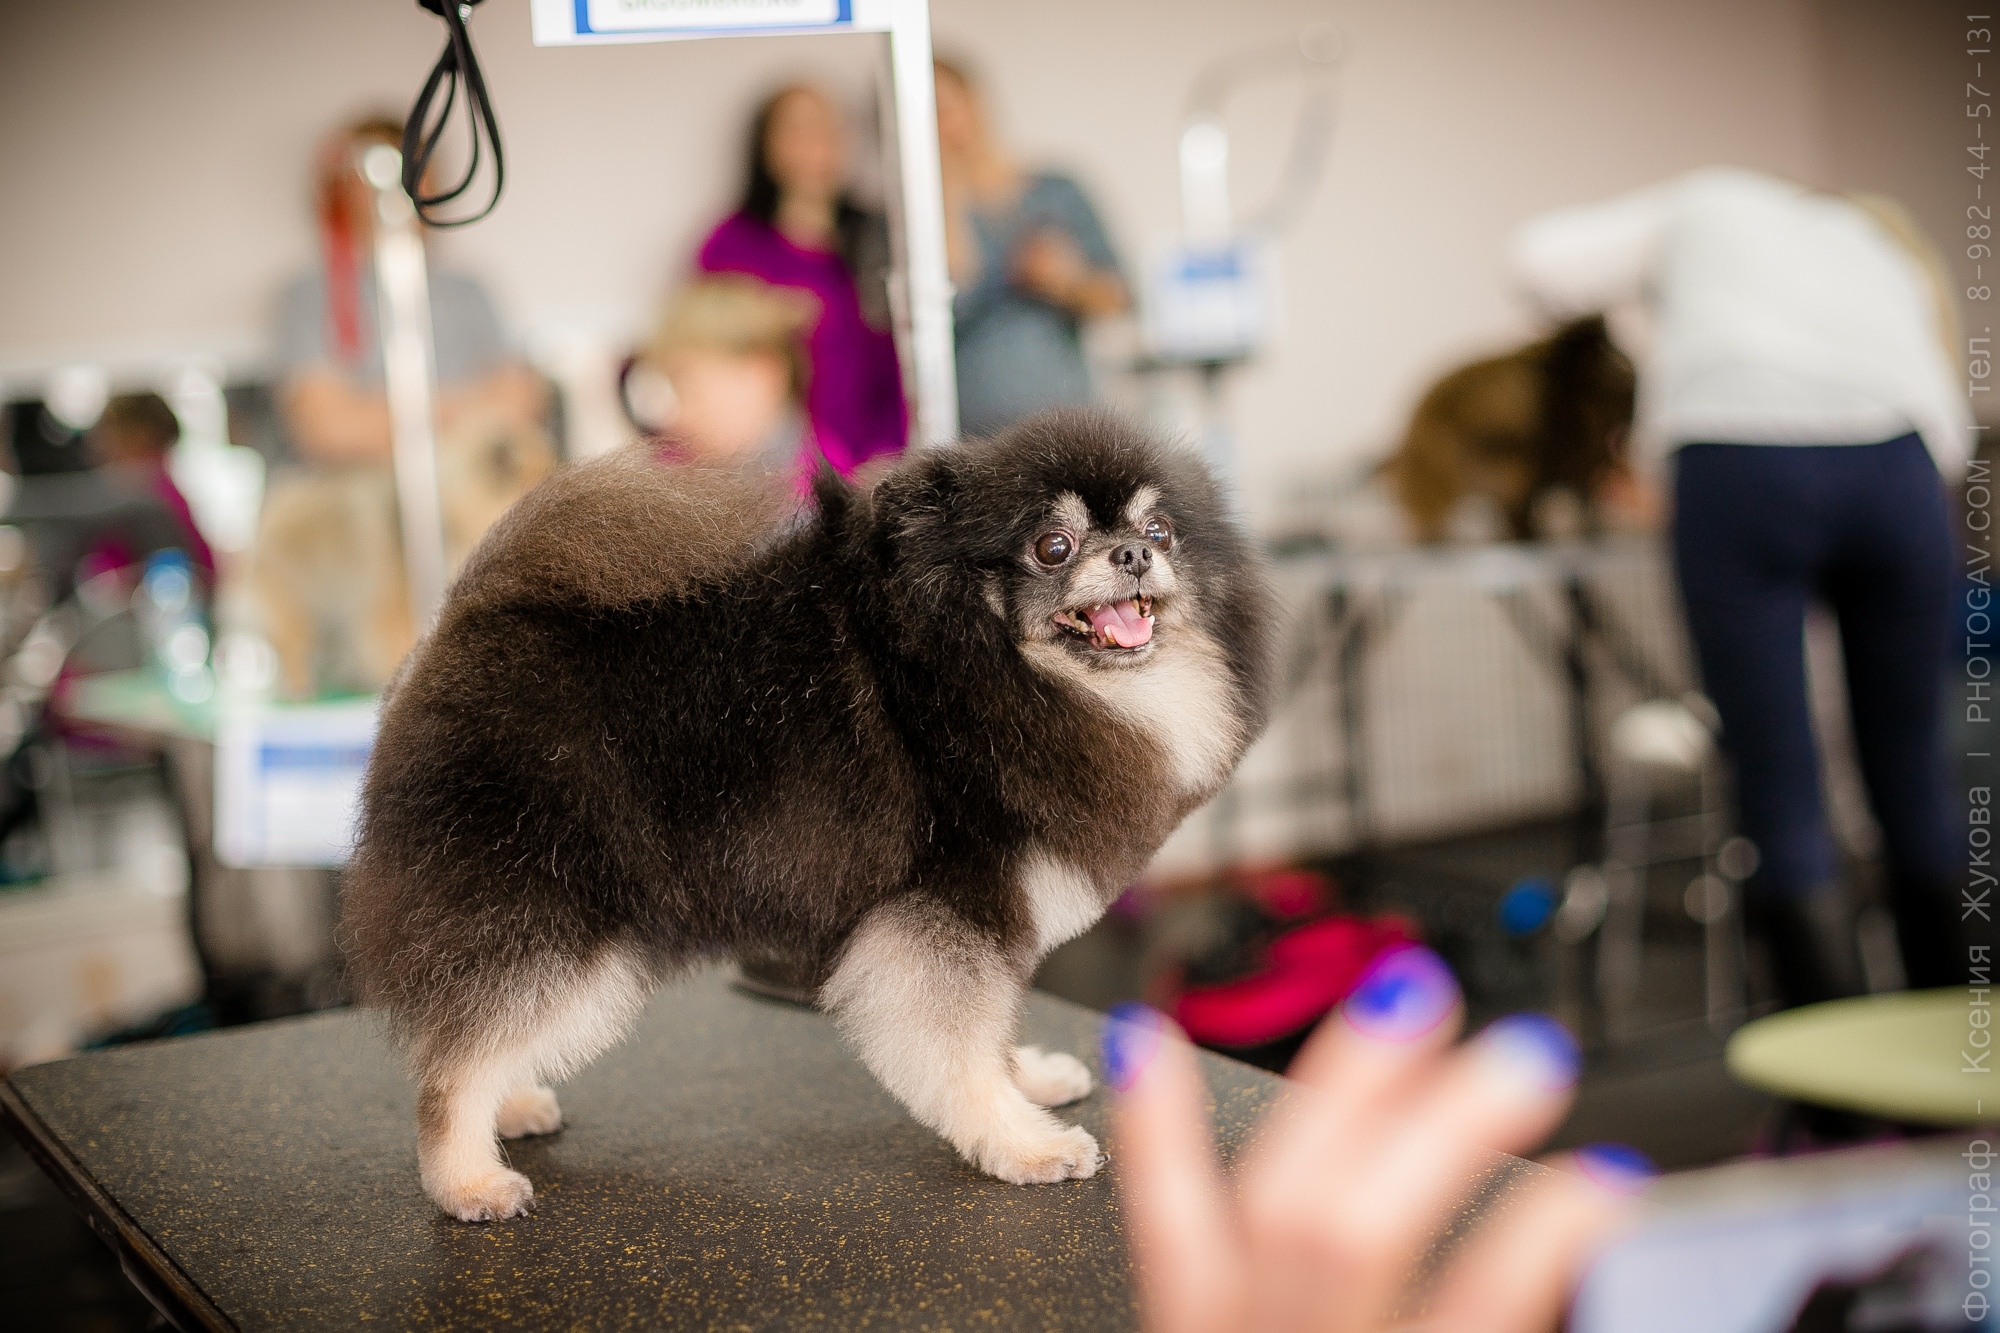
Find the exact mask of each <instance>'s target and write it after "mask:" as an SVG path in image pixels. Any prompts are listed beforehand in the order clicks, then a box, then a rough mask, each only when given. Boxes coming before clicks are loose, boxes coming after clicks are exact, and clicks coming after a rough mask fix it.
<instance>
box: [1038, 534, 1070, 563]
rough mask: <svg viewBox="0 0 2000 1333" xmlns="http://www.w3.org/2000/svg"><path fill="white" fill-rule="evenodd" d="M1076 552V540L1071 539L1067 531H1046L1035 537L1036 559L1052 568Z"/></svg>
mask: <svg viewBox="0 0 2000 1333" xmlns="http://www.w3.org/2000/svg"><path fill="white" fill-rule="evenodd" d="M1075 554H1076V542H1075V541H1074V540H1072V539H1071V537H1070V535H1069V534H1068V533H1067V532H1063V531H1061V530H1060V529H1058V530H1057V531H1055V532H1045V533H1043V534H1042V535H1041V536H1039V537H1037V538H1035V559H1037V560H1039V561H1041V562H1042V563H1043V564H1045V565H1047V566H1049V567H1050V568H1051V569H1053V568H1055V566H1057V565H1060V564H1062V563H1063V562H1064V561H1066V560H1068V559H1069V558H1070V557H1071V556H1072V555H1075Z"/></svg>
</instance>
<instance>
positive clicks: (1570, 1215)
mask: <svg viewBox="0 0 2000 1333" xmlns="http://www.w3.org/2000/svg"><path fill="white" fill-rule="evenodd" d="M1550 1165H1552V1166H1554V1167H1555V1168H1556V1170H1555V1171H1553V1172H1550V1173H1548V1174H1546V1175H1544V1176H1543V1177H1542V1178H1541V1179H1539V1180H1537V1181H1535V1182H1534V1183H1533V1184H1531V1185H1528V1186H1525V1187H1524V1188H1523V1189H1522V1191H1521V1192H1520V1193H1519V1194H1518V1195H1517V1196H1515V1197H1512V1198H1510V1199H1509V1200H1508V1201H1507V1205H1506V1209H1505V1211H1504V1212H1502V1213H1500V1214H1499V1215H1498V1216H1495V1217H1493V1218H1492V1219H1490V1220H1489V1221H1488V1222H1487V1223H1486V1225H1485V1226H1484V1227H1482V1228H1481V1229H1480V1230H1479V1231H1478V1232H1477V1233H1475V1234H1474V1236H1473V1237H1472V1239H1471V1240H1469V1241H1467V1242H1466V1248H1465V1250H1464V1252H1463V1254H1462V1255H1461V1257H1460V1258H1459V1259H1458V1260H1457V1261H1456V1262H1455V1263H1453V1264H1452V1265H1451V1267H1450V1268H1449V1270H1448V1271H1447V1272H1446V1274H1445V1276H1444V1279H1443V1280H1442V1282H1441V1283H1440V1284H1439V1287H1438V1290H1437V1295H1436V1298H1435V1299H1434V1300H1433V1301H1432V1302H1431V1303H1430V1311H1429V1314H1430V1319H1431V1322H1432V1323H1433V1325H1434V1326H1435V1327H1437V1328H1441V1329H1444V1328H1448V1329H1453V1330H1459V1329H1463V1330H1466V1333H1531V1331H1532V1333H1542V1330H1545V1329H1549V1328H1553V1327H1555V1325H1556V1321H1557V1318H1558V1317H1559V1316H1560V1315H1561V1313H1562V1311H1563V1309H1564V1308H1565V1307H1566V1306H1567V1305H1568V1303H1569V1299H1570V1293H1571V1292H1572V1291H1574V1290H1575V1288H1576V1283H1577V1278H1578V1277H1579V1275H1580V1274H1581V1273H1582V1272H1583V1268H1584V1265H1586V1264H1587V1263H1589V1262H1590V1259H1591V1257H1592V1256H1593V1255H1595V1254H1596V1253H1598V1251H1600V1250H1601V1249H1602V1248H1603V1246H1604V1245H1605V1243H1606V1242H1607V1241H1608V1240H1609V1239H1610V1238H1611V1237H1612V1236H1613V1235H1615V1234H1616V1232H1617V1231H1618V1229H1619V1228H1620V1226H1621V1225H1622V1224H1623V1223H1625V1222H1626V1221H1627V1220H1628V1219H1629V1217H1630V1216H1631V1215H1632V1213H1633V1211H1634V1208H1635V1204H1636V1195H1637V1194H1638V1193H1640V1192H1641V1191H1643V1189H1644V1187H1645V1185H1646V1184H1647V1183H1648V1182H1650V1180H1651V1179H1652V1164H1651V1163H1649V1162H1646V1161H1645V1159H1644V1158H1643V1157H1641V1156H1639V1155H1638V1154H1636V1153H1634V1152H1633V1151H1632V1150H1631V1149H1629V1148H1620V1147H1616V1146H1612V1145H1605V1146H1597V1147H1591V1148H1584V1149H1581V1150H1579V1151H1578V1153H1577V1154H1576V1156H1575V1157H1574V1158H1569V1159H1559V1160H1558V1161H1556V1162H1553V1163H1551V1164H1550Z"/></svg>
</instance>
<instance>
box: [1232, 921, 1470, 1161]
mask: <svg viewBox="0 0 2000 1333" xmlns="http://www.w3.org/2000/svg"><path fill="white" fill-rule="evenodd" d="M1463 1016H1464V1011H1463V1009H1462V1007H1461V1006H1460V1004H1459V991H1458V983H1457V982H1456V981H1455V980H1454V979H1453V978H1452V975H1451V969H1450V968H1448V967H1446V966H1445V963H1444V960H1443V959H1442V958H1439V957H1438V956H1437V955H1436V954H1435V953H1432V952H1431V951H1430V950H1429V949H1426V948H1423V947H1422V946H1420V945H1413V946H1410V947H1408V948H1401V949H1395V950H1391V951H1390V952H1388V953H1385V954H1383V955H1382V956H1381V957H1379V958H1377V959H1376V960H1375V962H1374V963H1373V964H1372V965H1370V967H1369V968H1368V970H1367V972H1365V973H1364V974H1363V975H1362V978H1361V981H1360V984H1358V985H1357V986H1356V987H1355V988H1354V991H1353V993H1352V994H1351V995H1349V996H1348V998H1347V1000H1346V1002H1345V1003H1343V1004H1342V1005H1341V1007H1340V1009H1339V1010H1338V1011H1337V1012H1336V1013H1335V1014H1334V1015H1333V1017H1331V1018H1329V1019H1327V1020H1326V1021H1325V1022H1324V1023H1321V1024H1320V1026H1319V1028H1318V1030H1317V1031H1315V1032H1314V1033H1313V1035H1312V1036H1311V1037H1310V1038H1309V1039H1308V1040H1307V1042H1306V1045H1305V1047H1304V1048H1303V1049H1302V1050H1301V1051H1300V1052H1299V1055H1298V1058H1297V1059H1295V1060H1293V1061H1292V1066H1291V1068H1290V1069H1289V1070H1287V1071H1286V1075H1287V1077H1288V1078H1290V1079H1291V1080H1293V1081H1294V1082H1295V1083H1297V1084H1298V1085H1299V1087H1298V1088H1296V1089H1295V1090H1293V1092H1292V1093H1291V1095H1290V1096H1288V1097H1287V1098H1286V1101H1285V1103H1284V1104H1283V1105H1282V1106H1281V1107H1280V1108H1279V1109H1278V1110H1277V1111H1276V1112H1274V1114H1273V1116H1272V1119H1271V1123H1270V1124H1269V1125H1268V1126H1267V1128H1266V1130H1265V1132H1264V1133H1263V1134H1262V1135H1260V1136H1259V1139H1258V1143H1257V1146H1256V1147H1255V1148H1254V1149H1253V1150H1252V1151H1251V1153H1250V1154H1249V1156H1248V1157H1247V1158H1246V1160H1245V1162H1244V1166H1243V1176H1242V1179H1243V1190H1244V1197H1245V1199H1246V1200H1254V1199H1259V1198H1269V1199H1274V1200H1275V1199H1276V1198H1278V1197H1280V1196H1282V1195H1284V1194H1286V1193H1288V1192H1290V1191H1292V1190H1294V1189H1297V1188H1301V1187H1303V1188H1310V1189H1314V1190H1317V1189H1318V1188H1320V1185H1319V1182H1320V1181H1323V1180H1327V1179H1333V1178H1338V1177H1340V1176H1341V1175H1343V1173H1344V1168H1345V1167H1346V1165H1347V1164H1348V1162H1349V1161H1350V1160H1351V1159H1353V1158H1355V1157H1358V1156H1362V1155H1366V1154H1369V1153H1371V1152H1373V1151H1374V1149H1375V1147H1376V1139H1377V1137H1378V1134H1379V1125H1380V1123H1381V1121H1382V1120H1383V1119H1384V1118H1385V1117H1387V1116H1390V1115H1393V1114H1394V1113H1395V1111H1394V1108H1396V1107H1398V1106H1399V1105H1400V1103H1401V1101H1402V1099H1403V1098H1404V1097H1405V1096H1406V1095H1407V1092H1408V1089H1409V1088H1410V1086H1411V1084H1412V1082H1413V1080H1415V1079H1417V1078H1418V1077H1419V1075H1420V1074H1421V1072H1422V1071H1424V1070H1427V1069H1429V1068H1430V1067H1431V1066H1432V1064H1433V1063H1434V1062H1435V1061H1436V1059H1437V1057H1438V1054H1439V1052H1441V1051H1442V1050H1443V1049H1444V1048H1445V1047H1446V1046H1448V1045H1449V1044H1450V1043H1451V1040H1452V1038H1453V1037H1454V1036H1456V1035H1457V1032H1458V1026H1459V1024H1460V1022H1461V1021H1463ZM1308 1180H1310V1181H1311V1182H1312V1183H1311V1184H1308V1183H1307V1182H1308Z"/></svg>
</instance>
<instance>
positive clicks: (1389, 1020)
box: [1340, 944, 1458, 1041]
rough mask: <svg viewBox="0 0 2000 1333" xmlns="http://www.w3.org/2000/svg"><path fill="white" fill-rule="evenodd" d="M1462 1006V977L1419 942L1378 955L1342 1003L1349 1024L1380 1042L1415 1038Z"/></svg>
mask: <svg viewBox="0 0 2000 1333" xmlns="http://www.w3.org/2000/svg"><path fill="white" fill-rule="evenodd" d="M1457 1005H1458V982H1457V981H1455V980H1453V978H1452V975H1451V969H1450V968H1448V967H1446V966H1445V965H1444V959H1442V958H1440V957H1438V956H1437V955H1436V954H1434V953H1432V952H1431V951H1430V950H1429V949H1426V948H1424V947H1423V946H1422V945H1421V944H1416V945H1411V946H1410V947H1409V948H1406V949H1397V950H1395V951H1394V952H1391V953H1386V954H1384V955H1382V956H1381V957H1380V958H1377V959H1376V960H1375V962H1374V963H1373V964H1371V965H1370V966H1369V968H1368V971H1367V972H1366V973H1364V974H1363V975H1362V978H1361V984H1360V985H1358V986H1356V987H1355V988H1354V992H1353V994H1351V995H1349V996H1348V997H1347V1000H1346V1002H1345V1003H1344V1004H1342V1005H1341V1006H1340V1012H1341V1014H1342V1015H1343V1016H1344V1017H1345V1018H1346V1019H1347V1022H1348V1025H1349V1026H1350V1027H1352V1028H1354V1029H1355V1030H1356V1031H1358V1032H1361V1033H1364V1034H1366V1035H1367V1036H1370V1037H1374V1038H1377V1039H1378V1040H1381V1041H1414V1040H1416V1039H1417V1038H1418V1037H1421V1036H1423V1035H1424V1034H1425V1033H1426V1032H1429V1031H1430V1030H1431V1029H1433V1028H1435V1027H1436V1026H1437V1025H1438V1024H1439V1023H1442V1022H1444V1020H1445V1019H1446V1018H1447V1017H1448V1016H1449V1015H1450V1014H1451V1011H1452V1010H1453V1009H1454V1008H1456V1007H1457Z"/></svg>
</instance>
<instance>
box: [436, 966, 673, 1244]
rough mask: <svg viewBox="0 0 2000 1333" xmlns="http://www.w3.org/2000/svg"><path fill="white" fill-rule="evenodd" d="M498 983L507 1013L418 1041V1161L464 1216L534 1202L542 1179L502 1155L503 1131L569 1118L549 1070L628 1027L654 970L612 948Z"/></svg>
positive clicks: (443, 1202)
mask: <svg viewBox="0 0 2000 1333" xmlns="http://www.w3.org/2000/svg"><path fill="white" fill-rule="evenodd" d="M495 989H496V991H497V992H500V994H499V997H498V998H499V1004H497V1005H496V1006H495V1007H496V1009H501V1011H502V1012H504V1013H505V1014H506V1017H505V1018H502V1019H498V1020H497V1021H495V1022H493V1023H491V1024H489V1025H488V1026H487V1027H486V1028H485V1029H484V1030H482V1031H480V1032H479V1033H477V1034H476V1035H474V1036H471V1037H469V1038H465V1039H461V1040H459V1041H457V1042H454V1043H452V1045H451V1048H450V1049H449V1050H444V1049H433V1050H426V1049H424V1048H423V1046H422V1045H421V1044H420V1045H419V1048H418V1051H417V1066H418V1070H419V1083H420V1087H419V1090H418V1094H417V1165H418V1168H419V1171H420V1172H421V1174H422V1176H423V1182H424V1192H425V1193H427V1194H429V1195H430V1196H431V1199H432V1200H433V1201H434V1202H435V1203H436V1204H437V1205H438V1207H440V1208H442V1209H443V1210H444V1211H445V1212H447V1213H449V1214H451V1215H452V1216H453V1217H456V1218H457V1219H459V1220H460V1221H461V1222H497V1221H500V1220H502V1219H505V1218H509V1217H517V1216H519V1215H520V1214H522V1213H525V1212H527V1211H529V1210H530V1209H531V1208H533V1207H534V1199H535V1191H534V1187H533V1186H532V1185H530V1184H529V1182H528V1178H527V1177H526V1176H524V1175H522V1174H521V1173H520V1172H518V1171H514V1170H511V1169H509V1168H508V1166H507V1165H506V1164H505V1163H504V1162H503V1161H502V1160H501V1158H500V1145H499V1142H498V1139H499V1137H502V1136H504V1137H508V1138H516V1137H520V1136H521V1135H524V1134H547V1133H553V1132H554V1131H555V1130H557V1129H559V1128H561V1126H562V1113H561V1111H560V1110H559V1109H558V1108H557V1106H556V1098H555V1093H554V1092H552V1091H551V1090H550V1089H549V1088H548V1087H547V1086H546V1085H545V1084H544V1083H543V1082H542V1080H544V1079H560V1078H562V1077H565V1076H566V1075H569V1074H572V1073H574V1072H576V1070H578V1069H580V1068H581V1067H582V1066H583V1065H584V1064H586V1063H587V1062H588V1061H590V1060H591V1059H592V1058H593V1057H595V1056H597V1055H598V1054H600V1053H601V1052H603V1051H604V1050H605V1049H606V1048H607V1047H609V1046H611V1045H612V1044H613V1043H615V1042H616V1041H618V1040H619V1038H621V1037H623V1036H624V1035H625V1033H626V1032H627V1031H628V1030H629V1029H630V1028H631V1026H632V1021H633V1019H635V1018H636V1017H637V1016H638V1013H639V1010H640V1008H641V1007H642V1006H643V1005H644V1004H645V1002H646V997H647V996H648V995H649V994H650V993H651V991H652V980H651V978H650V977H649V976H648V975H647V973H646V972H645V970H644V969H643V968H641V967H639V966H638V965H637V964H635V963H634V962H633V961H632V960H631V959H630V958H628V957H626V956H625V955H624V954H622V953H618V952H615V951H609V952H606V953H604V954H601V955H600V956H598V957H597V958H596V959H594V960H592V961H591V962H590V963H589V964H587V965H583V966H557V967H551V968H548V969H546V970H545V971H544V972H543V973H542V974H541V975H540V976H538V977H534V978H528V979H521V980H517V981H516V982H515V983H514V984H511V985H507V986H502V987H496V988H495ZM502 1006H504V1008H501V1007H502Z"/></svg>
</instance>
